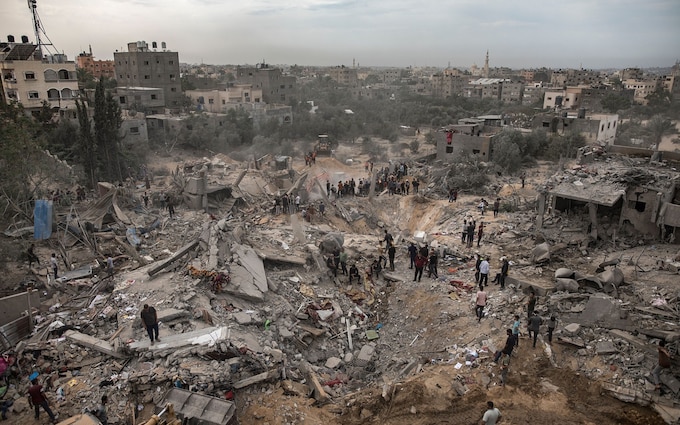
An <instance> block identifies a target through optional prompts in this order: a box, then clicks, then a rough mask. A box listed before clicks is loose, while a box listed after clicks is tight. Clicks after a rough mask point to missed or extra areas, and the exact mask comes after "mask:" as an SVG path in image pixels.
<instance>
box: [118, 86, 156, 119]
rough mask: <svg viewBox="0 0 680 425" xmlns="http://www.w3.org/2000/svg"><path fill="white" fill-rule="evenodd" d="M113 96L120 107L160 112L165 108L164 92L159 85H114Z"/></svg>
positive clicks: (153, 112) (150, 112) (154, 112)
mask: <svg viewBox="0 0 680 425" xmlns="http://www.w3.org/2000/svg"><path fill="white" fill-rule="evenodd" d="M113 98H114V99H116V100H117V101H118V103H119V104H120V107H121V109H131V110H136V111H144V112H146V113H149V114H160V113H162V112H164V111H163V109H164V108H165V92H164V91H163V89H162V88H159V87H116V89H115V94H114V96H113Z"/></svg>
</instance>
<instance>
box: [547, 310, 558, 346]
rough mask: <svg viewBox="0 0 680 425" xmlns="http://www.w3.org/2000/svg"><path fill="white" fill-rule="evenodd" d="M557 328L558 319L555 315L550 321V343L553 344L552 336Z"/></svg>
mask: <svg viewBox="0 0 680 425" xmlns="http://www.w3.org/2000/svg"><path fill="white" fill-rule="evenodd" d="M556 327H557V319H556V318H555V315H554V314H553V315H552V316H550V320H548V342H549V343H552V336H553V332H555V328H556Z"/></svg>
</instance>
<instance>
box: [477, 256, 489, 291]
mask: <svg viewBox="0 0 680 425" xmlns="http://www.w3.org/2000/svg"><path fill="white" fill-rule="evenodd" d="M490 259H491V258H490V257H486V259H485V260H482V262H481V263H479V289H484V285H486V286H489V269H490V265H489V260H490Z"/></svg>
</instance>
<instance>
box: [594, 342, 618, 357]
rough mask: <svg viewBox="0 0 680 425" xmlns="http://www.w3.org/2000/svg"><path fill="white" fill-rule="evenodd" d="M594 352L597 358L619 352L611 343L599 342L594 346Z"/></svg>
mask: <svg viewBox="0 0 680 425" xmlns="http://www.w3.org/2000/svg"><path fill="white" fill-rule="evenodd" d="M595 352H596V353H597V354H598V355H599V356H605V355H607V354H615V353H618V352H619V350H617V349H616V347H615V346H614V343H613V342H611V341H600V342H598V343H597V344H596V345H595Z"/></svg>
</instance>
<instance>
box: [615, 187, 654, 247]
mask: <svg viewBox="0 0 680 425" xmlns="http://www.w3.org/2000/svg"><path fill="white" fill-rule="evenodd" d="M660 203H661V197H660V196H659V195H658V192H657V191H656V190H649V189H648V188H645V187H641V186H636V187H630V188H628V190H626V196H625V200H624V203H623V208H622V209H621V225H622V226H623V225H624V224H625V223H626V222H628V223H630V224H631V225H632V226H633V227H634V228H635V230H637V231H638V232H640V233H642V234H645V235H650V236H656V235H657V233H658V228H657V225H656V217H657V211H659V207H660Z"/></svg>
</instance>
